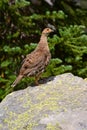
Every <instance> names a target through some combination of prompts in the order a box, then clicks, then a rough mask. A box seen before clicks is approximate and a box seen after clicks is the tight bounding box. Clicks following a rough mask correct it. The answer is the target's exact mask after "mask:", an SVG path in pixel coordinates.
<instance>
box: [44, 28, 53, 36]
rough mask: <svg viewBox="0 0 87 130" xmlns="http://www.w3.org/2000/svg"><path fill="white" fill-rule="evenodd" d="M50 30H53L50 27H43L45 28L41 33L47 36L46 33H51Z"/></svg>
mask: <svg viewBox="0 0 87 130" xmlns="http://www.w3.org/2000/svg"><path fill="white" fill-rule="evenodd" d="M51 32H54V31H53V30H52V29H50V28H45V29H44V30H43V31H42V34H44V35H46V36H48V34H49V33H51Z"/></svg>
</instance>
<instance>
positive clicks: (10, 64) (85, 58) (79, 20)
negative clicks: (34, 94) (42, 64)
mask: <svg viewBox="0 0 87 130" xmlns="http://www.w3.org/2000/svg"><path fill="white" fill-rule="evenodd" d="M80 2H81V1H80ZM84 2H85V0H84ZM80 4H81V3H80ZM86 4H87V3H86ZM77 5H79V4H78V3H75V2H73V1H72V0H59V1H58V0H55V2H54V3H51V4H48V1H47V2H46V1H44V0H43V1H39V0H36V3H35V2H34V1H32V0H31V1H29V0H27V1H25V0H0V100H2V99H3V98H4V97H5V96H6V95H7V94H8V93H10V92H12V91H13V89H12V88H11V86H10V84H11V83H12V82H13V81H14V80H15V78H16V75H17V74H18V72H19V68H20V66H21V61H22V60H23V59H24V57H25V56H26V54H28V53H30V52H31V51H33V50H34V49H35V47H36V45H37V43H38V41H39V38H40V34H41V31H42V30H43V28H45V27H48V25H50V26H51V27H52V26H54V27H55V28H56V33H55V34H54V35H50V37H49V38H48V41H49V43H50V44H49V47H50V50H51V54H52V59H51V62H50V64H49V66H48V67H47V68H46V71H45V73H43V74H42V78H44V77H45V78H46V77H50V76H53V75H58V74H61V73H64V72H72V73H73V74H75V75H78V76H81V77H83V78H85V77H87V17H86V16H87V8H84V9H83V7H85V6H84V5H83V3H82V4H81V5H82V6H81V7H80V6H77ZM33 81H34V79H33V78H25V79H23V80H22V82H21V83H20V84H19V85H17V87H16V88H15V90H18V89H23V88H25V87H27V86H28V84H31V83H33Z"/></svg>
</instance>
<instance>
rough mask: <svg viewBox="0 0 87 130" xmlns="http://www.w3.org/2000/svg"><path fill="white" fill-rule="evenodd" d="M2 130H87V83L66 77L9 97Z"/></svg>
mask: <svg viewBox="0 0 87 130" xmlns="http://www.w3.org/2000/svg"><path fill="white" fill-rule="evenodd" d="M52 79H53V80H52ZM49 80H51V81H49ZM0 130H87V81H85V80H84V79H82V78H80V77H77V76H74V75H72V74H70V73H66V74H62V75H59V76H56V77H52V78H49V79H48V82H47V83H45V84H42V85H40V86H38V87H28V88H26V89H25V90H20V91H16V92H13V93H11V94H9V95H8V96H7V97H6V98H5V99H4V100H3V101H2V102H1V104H0Z"/></svg>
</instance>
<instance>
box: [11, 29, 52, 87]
mask: <svg viewBox="0 0 87 130" xmlns="http://www.w3.org/2000/svg"><path fill="white" fill-rule="evenodd" d="M51 32H53V30H52V29H50V28H45V29H44V30H43V31H42V34H41V37H40V41H39V43H38V45H37V47H36V49H35V50H34V51H33V52H31V53H30V54H28V55H27V56H26V58H25V59H24V61H23V64H22V67H21V69H20V72H19V75H18V76H17V78H16V80H15V81H14V82H13V84H12V85H11V86H12V87H15V86H16V85H17V84H18V83H19V82H20V80H21V79H22V78H23V77H26V76H29V77H31V76H34V77H35V83H36V85H39V83H38V81H39V79H40V76H41V74H42V73H43V72H44V70H45V68H46V66H47V65H48V64H49V61H50V59H51V53H50V50H49V46H48V42H47V36H48V34H49V33H51Z"/></svg>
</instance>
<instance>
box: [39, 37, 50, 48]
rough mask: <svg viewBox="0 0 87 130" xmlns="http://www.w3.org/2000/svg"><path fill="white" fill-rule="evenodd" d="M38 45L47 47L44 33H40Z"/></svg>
mask: <svg viewBox="0 0 87 130" xmlns="http://www.w3.org/2000/svg"><path fill="white" fill-rule="evenodd" d="M39 46H41V47H47V46H48V43H47V35H45V34H42V35H41V38H40V41H39Z"/></svg>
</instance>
